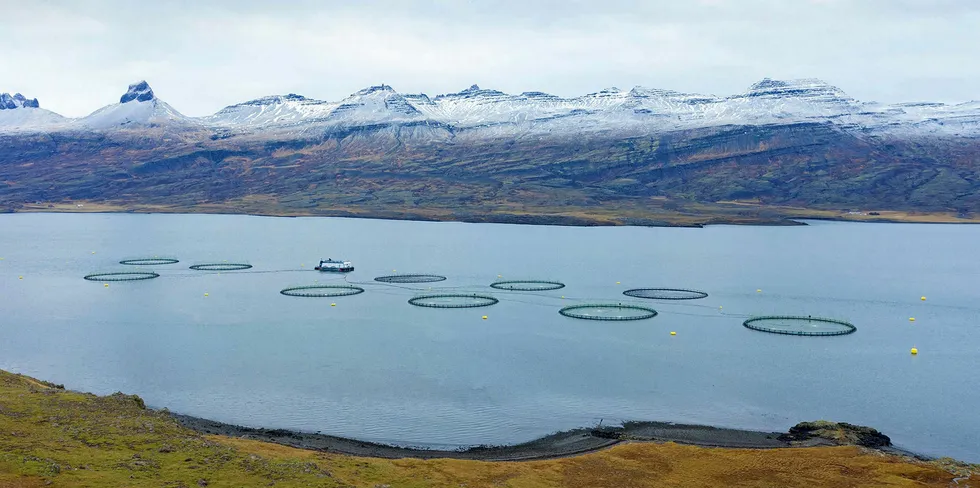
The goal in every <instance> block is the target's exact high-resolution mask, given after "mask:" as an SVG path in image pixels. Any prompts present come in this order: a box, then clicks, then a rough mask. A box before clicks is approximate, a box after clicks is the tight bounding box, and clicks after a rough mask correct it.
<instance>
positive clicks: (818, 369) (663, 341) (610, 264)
mask: <svg viewBox="0 0 980 488" xmlns="http://www.w3.org/2000/svg"><path fill="white" fill-rule="evenodd" d="M978 250H980V226H965V225H964V226H955V225H899V224H845V223H825V222H812V223H811V225H809V226H805V227H804V226H801V227H730V226H714V227H709V228H706V229H668V228H575V227H547V226H517V225H493V224H462V223H424V222H399V221H383V220H358V219H333V218H265V217H249V216H216V215H132V214H110V215H97V214H91V215H68V214H11V215H0V257H2V258H3V260H0V368H3V369H6V370H10V371H14V372H19V373H24V374H28V375H32V376H36V377H39V378H43V379H46V380H50V381H54V382H56V383H64V384H65V385H66V386H67V387H68V388H71V389H76V390H83V391H91V392H95V393H99V394H105V393H111V392H114V391H119V390H121V391H123V392H127V393H135V394H138V395H140V396H142V397H143V398H144V399H145V400H146V402H147V404H149V405H151V406H155V407H167V408H169V409H170V410H172V411H175V412H180V413H186V414H190V415H196V416H201V417H206V418H211V419H215V420H220V421H225V422H233V423H237V424H243V425H250V426H263V427H279V428H291V429H299V430H304V431H321V432H323V433H329V434H336V435H342V436H350V437H356V438H360V439H367V440H373V441H381V442H395V443H402V444H412V445H423V446H440V447H442V446H451V445H467V444H483V443H486V444H503V443H513V442H519V441H526V440H530V439H532V438H535V437H538V436H541V435H543V434H547V433H549V432H553V431H556V430H560V429H568V428H573V427H580V426H587V425H592V424H595V423H596V422H598V421H599V420H600V419H604V423H609V422H611V421H619V420H664V421H676V422H688V423H700V424H710V425H719V426H726V427H738V428H746V429H765V430H769V429H774V430H784V429H787V428H788V427H790V426H792V425H794V424H795V423H797V422H799V421H802V420H815V419H832V420H838V421H846V422H851V423H857V424H865V425H870V426H873V427H876V428H878V429H880V430H882V431H883V432H884V433H886V434H888V435H889V436H891V437H892V439H893V441H894V442H895V443H896V444H898V445H899V446H901V447H905V448H908V449H911V450H913V451H916V452H920V453H923V454H928V455H936V456H939V455H948V456H953V457H956V458H960V459H963V460H967V461H973V462H977V461H980V414H978V412H980V259H978ZM154 255H157V256H172V257H176V258H178V259H180V260H181V262H180V263H179V264H175V265H169V266H157V267H155V268H154V269H155V270H156V271H157V272H159V273H160V274H161V275H162V276H161V277H160V278H157V279H154V280H149V281H140V282H129V283H112V284H111V286H110V287H108V288H106V287H104V286H103V283H101V282H89V281H85V280H83V279H82V276H84V275H86V274H88V273H92V272H98V271H119V270H123V271H132V270H133V267H127V266H122V265H119V264H118V263H117V262H118V261H119V260H120V259H126V258H139V257H148V256H149V257H152V256H154ZM321 257H322V258H327V257H334V258H343V259H348V260H351V261H353V263H354V265H355V266H356V268H357V270H356V271H355V272H353V273H351V274H350V275H348V277H347V279H348V280H349V281H351V282H371V281H372V279H373V278H374V277H376V276H379V275H384V274H392V271H393V270H397V272H398V273H410V272H424V273H436V274H442V275H445V276H447V277H448V278H449V279H448V280H446V281H443V282H440V283H431V285H432V288H433V290H442V289H447V288H449V289H452V290H453V291H459V290H463V291H468V292H490V291H493V292H494V294H495V295H496V296H497V297H498V298H499V299H500V303H499V304H497V305H495V306H492V307H487V308H475V309H463V310H441V309H429V308H419V307H413V306H411V305H409V304H408V303H407V300H408V299H409V298H411V297H413V296H414V295H415V294H416V293H418V291H417V290H414V289H410V288H422V289H423V290H425V289H426V288H428V286H429V285H430V284H420V285H404V287H403V288H399V287H393V286H385V285H382V284H377V283H372V284H366V285H363V286H364V288H365V289H366V290H367V291H366V292H365V293H363V294H360V295H356V296H350V297H339V298H321V299H313V298H292V297H286V296H282V295H280V294H279V290H280V289H282V288H284V287H287V286H291V285H305V284H314V282H315V280H319V282H320V283H343V278H339V277H337V276H336V275H326V274H321V273H317V272H314V271H309V270H310V269H311V268H312V267H313V265H314V264H316V261H317V260H318V259H319V258H321ZM224 260H228V261H231V262H236V261H239V262H240V261H244V262H247V263H249V264H252V265H253V266H254V267H253V268H252V269H251V270H249V271H246V272H224V273H220V274H217V273H207V272H196V271H192V270H189V269H188V268H187V266H189V265H191V264H196V263H205V262H221V261H224ZM497 275H502V276H503V277H504V278H505V279H507V278H511V279H520V278H538V279H552V280H559V281H562V282H564V283H565V284H566V285H567V287H566V288H564V289H562V290H557V291H552V292H541V293H508V292H499V291H495V290H493V289H491V288H488V287H487V285H488V284H489V283H491V282H492V281H494V280H495V279H497ZM19 276H23V279H18V277H19ZM617 282H619V283H620V284H617ZM631 287H681V288H695V289H701V290H704V291H706V292H708V293H709V294H710V296H709V297H708V298H706V299H703V300H695V301H687V302H657V301H651V300H642V301H641V302H642V303H643V304H645V305H650V306H653V307H654V308H656V309H658V310H659V311H660V312H661V313H660V315H659V316H657V317H656V318H653V319H650V320H644V321H636V322H622V323H617V322H596V321H586V320H576V319H571V318H566V317H562V316H561V315H559V314H558V309H559V308H560V307H561V306H563V305H568V304H573V303H582V302H595V301H598V302H608V301H615V302H620V301H622V302H626V301H629V300H627V297H624V296H622V294H621V293H622V291H623V290H625V289H627V288H631ZM757 289H761V290H762V291H761V293H760V292H757V291H756V290H757ZM205 293H207V294H208V296H205ZM562 295H564V296H565V298H564V299H562V298H561V297H562ZM920 296H926V297H928V299H927V300H926V301H922V300H920ZM331 303H336V306H335V307H331V306H330V304H331ZM720 307H723V308H720ZM774 313H776V314H803V315H815V316H826V317H833V318H838V319H845V320H848V321H851V322H853V323H854V324H855V325H857V327H858V331H857V333H855V334H851V335H847V336H840V337H797V336H782V335H775V334H767V333H763V332H756V331H751V330H748V329H746V328H744V327H742V325H741V323H742V320H743V319H744V317H745V316H747V315H761V314H774ZM483 315H487V316H488V319H487V320H482V318H481V317H482V316H483ZM909 317H915V319H916V320H915V322H910V321H909ZM670 331H676V332H677V335H676V336H671V335H670ZM913 346H915V347H917V348H918V350H919V355H918V356H915V357H913V356H912V355H910V354H909V349H910V348H911V347H913Z"/></svg>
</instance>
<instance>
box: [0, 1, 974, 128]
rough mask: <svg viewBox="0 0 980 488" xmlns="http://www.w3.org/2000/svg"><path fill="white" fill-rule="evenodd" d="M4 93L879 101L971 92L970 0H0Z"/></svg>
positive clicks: (97, 102)
mask: <svg viewBox="0 0 980 488" xmlns="http://www.w3.org/2000/svg"><path fill="white" fill-rule="evenodd" d="M0 12H3V17H4V19H5V20H4V21H3V23H2V25H0V53H2V54H0V56H2V61H0V92H11V93H13V92H22V93H23V94H24V95H27V96H29V97H37V98H38V99H39V101H40V102H41V106H42V107H45V108H48V109H51V110H54V111H56V112H58V113H61V114H63V115H67V116H82V115H86V114H88V113H90V112H92V111H94V110H95V109H97V108H99V107H101V106H103V105H106V104H109V103H113V102H116V101H118V99H119V96H120V95H121V94H122V93H123V92H124V91H125V89H126V86H127V85H128V84H129V83H132V82H134V81H138V80H141V79H146V80H147V81H149V83H150V86H152V87H153V89H154V91H155V92H156V94H157V96H158V97H160V98H161V99H163V100H166V101H167V102H169V103H170V104H171V105H173V106H174V107H175V108H176V109H177V110H179V111H181V112H183V113H185V114H187V115H207V114H210V113H213V112H215V111H217V110H219V109H220V108H222V107H224V106H226V105H230V104H233V103H237V102H241V101H245V100H250V99H253V98H257V97H260V96H264V95H273V94H285V93H299V94H302V95H305V96H308V97H313V98H318V99H325V100H339V99H341V98H343V97H345V96H347V95H349V94H350V93H352V92H355V91H357V90H359V89H361V88H363V87H366V86H369V85H376V84H380V83H386V84H389V85H392V86H393V87H394V88H395V90H398V91H399V92H402V93H418V92H424V93H427V94H429V95H435V94H439V93H447V92H455V91H459V90H461V89H463V88H466V87H468V86H469V85H471V84H474V83H478V84H479V85H480V86H481V87H484V88H494V89H498V90H502V91H505V92H509V93H520V92H522V91H545V92H549V93H554V94H556V95H561V96H575V95H581V94H585V93H590V92H595V91H598V90H600V89H602V88H606V87H610V86H617V87H620V88H631V87H633V86H636V85H641V86H646V87H654V88H667V89H673V90H678V91H686V92H699V93H710V94H715V95H730V94H732V93H738V92H741V91H744V90H745V88H746V87H747V86H748V85H750V84H751V83H753V82H755V81H757V80H759V79H762V78H763V77H771V78H803V77H815V78H821V79H824V80H826V81H827V82H829V83H831V84H834V85H836V86H838V87H840V88H842V89H843V90H844V91H846V92H847V93H849V94H850V95H851V96H853V97H856V98H859V99H862V100H876V101H880V102H900V101H921V100H937V101H945V102H959V101H967V100H975V99H980V1H977V0H690V1H680V0H678V1H673V0H671V1H665V0H664V1H655V0H648V1H642V0H638V1H628V0H601V1H575V0H539V1H535V0H519V1H506V0H498V1H489V0H488V1H475V0H474V1H469V2H467V1H464V0H443V1H439V0H432V1H409V0H401V1H399V0H390V1H381V0H378V1H371V0H362V1H359V2H347V1H327V0H324V1H314V0H309V1H289V0H280V1H279V2H272V1H268V2H267V1H258V0H248V1H234V0H228V1H217V0H215V1H203V0H201V1H193V0H188V1H181V0H173V1H164V0H157V1H155V2H135V1H131V0H130V1H122V0H120V1H113V0H105V1H99V0H64V1H47V0H0Z"/></svg>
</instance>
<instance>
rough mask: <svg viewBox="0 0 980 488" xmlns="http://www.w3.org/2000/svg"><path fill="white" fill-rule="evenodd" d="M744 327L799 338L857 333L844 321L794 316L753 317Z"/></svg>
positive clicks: (743, 323)
mask: <svg viewBox="0 0 980 488" xmlns="http://www.w3.org/2000/svg"><path fill="white" fill-rule="evenodd" d="M742 325H743V326H745V327H746V328H748V329H752V330H757V331H760V332H769V333H771V334H783V335H798V336H839V335H847V334H852V333H854V332H855V331H857V327H855V326H854V324H852V323H850V322H845V321H843V320H837V319H827V318H821V317H810V316H806V317H802V316H793V315H767V316H764V317H752V318H750V319H748V320H746V321H745V322H742Z"/></svg>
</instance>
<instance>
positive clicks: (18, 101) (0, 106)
mask: <svg viewBox="0 0 980 488" xmlns="http://www.w3.org/2000/svg"><path fill="white" fill-rule="evenodd" d="M40 107H41V104H39V103H37V99H36V98H34V99H29V98H27V97H25V96H24V95H21V94H20V93H15V94H14V95H13V96H10V94H9V93H0V110H13V109H17V108H40Z"/></svg>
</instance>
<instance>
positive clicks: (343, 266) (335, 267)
mask: <svg viewBox="0 0 980 488" xmlns="http://www.w3.org/2000/svg"><path fill="white" fill-rule="evenodd" d="M313 269H315V270H317V271H327V272H331V273H349V272H351V271H354V265H353V264H351V263H350V261H337V260H335V259H330V258H327V259H321V260H320V264H318V265H317V266H316V267H315V268H313Z"/></svg>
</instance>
